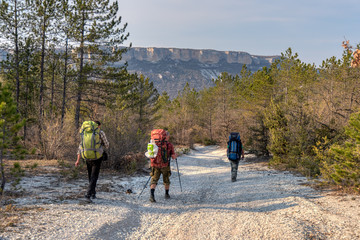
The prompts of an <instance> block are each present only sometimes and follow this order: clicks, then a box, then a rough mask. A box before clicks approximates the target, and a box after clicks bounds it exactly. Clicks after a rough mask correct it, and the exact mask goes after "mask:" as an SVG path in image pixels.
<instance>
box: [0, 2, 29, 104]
mask: <svg viewBox="0 0 360 240" xmlns="http://www.w3.org/2000/svg"><path fill="white" fill-rule="evenodd" d="M26 8H27V5H26V4H25V1H24V0H8V1H1V2H0V33H1V36H2V38H5V39H6V40H7V41H5V42H2V44H1V48H3V49H4V50H5V51H6V52H7V54H8V56H10V58H9V62H8V63H6V64H7V65H8V66H7V68H8V73H9V74H8V79H9V80H10V81H13V80H15V89H16V97H15V99H16V105H17V109H18V108H19V102H20V56H19V55H20V49H19V45H20V43H21V41H23V39H22V38H23V34H24V28H25V24H26V14H25V11H26ZM11 52H13V53H11Z"/></svg>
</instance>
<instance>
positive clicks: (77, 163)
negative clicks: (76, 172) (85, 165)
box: [75, 154, 80, 167]
mask: <svg viewBox="0 0 360 240" xmlns="http://www.w3.org/2000/svg"><path fill="white" fill-rule="evenodd" d="M79 164H80V154H78V155H77V159H76V162H75V167H77V166H79Z"/></svg>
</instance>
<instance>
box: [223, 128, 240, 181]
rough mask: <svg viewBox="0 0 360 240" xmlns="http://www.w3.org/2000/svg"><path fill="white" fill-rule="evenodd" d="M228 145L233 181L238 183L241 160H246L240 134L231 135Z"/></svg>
mask: <svg viewBox="0 0 360 240" xmlns="http://www.w3.org/2000/svg"><path fill="white" fill-rule="evenodd" d="M227 145H228V146H227V157H228V159H229V161H230V165H231V181H232V182H236V177H237V171H238V168H239V162H240V159H241V158H242V159H244V149H243V146H242V143H241V139H240V133H238V132H232V133H230V136H229V141H228V142H227Z"/></svg>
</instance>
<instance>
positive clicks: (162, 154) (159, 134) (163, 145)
mask: <svg viewBox="0 0 360 240" xmlns="http://www.w3.org/2000/svg"><path fill="white" fill-rule="evenodd" d="M151 139H153V140H154V141H155V144H156V145H157V146H158V148H159V150H158V154H157V155H156V157H155V159H153V160H154V161H155V162H158V163H159V162H164V163H166V162H167V161H168V156H167V142H166V131H165V130H164V129H154V130H152V131H151Z"/></svg>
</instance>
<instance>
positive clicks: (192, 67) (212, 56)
mask: <svg viewBox="0 0 360 240" xmlns="http://www.w3.org/2000/svg"><path fill="white" fill-rule="evenodd" d="M277 58H279V56H277V55H274V56H260V55H251V54H249V53H247V52H243V51H218V50H212V49H190V48H162V47H132V48H130V49H129V51H128V52H126V53H125V54H124V55H123V60H124V61H127V62H128V71H129V72H130V73H135V72H136V73H138V74H143V75H144V76H145V77H148V78H149V79H150V81H152V82H153V83H154V86H155V88H156V89H158V91H159V93H163V92H164V91H166V92H167V93H168V95H169V96H170V97H172V98H173V97H176V95H177V94H178V92H179V91H181V90H182V89H183V88H184V86H185V84H186V83H187V82H188V83H189V84H190V87H191V88H195V89H196V90H202V89H204V88H208V87H210V86H213V81H212V79H216V78H217V77H218V76H219V75H220V74H221V73H222V72H228V73H229V74H231V75H236V74H239V73H240V72H241V69H242V67H243V65H244V64H245V65H246V66H247V68H248V69H249V70H250V71H253V72H255V71H257V70H259V69H261V68H263V67H265V66H266V67H269V66H270V65H271V63H272V62H273V61H274V60H275V59H277Z"/></svg>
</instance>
